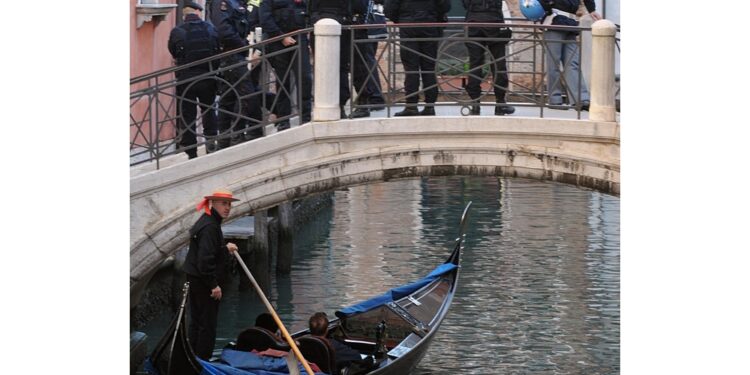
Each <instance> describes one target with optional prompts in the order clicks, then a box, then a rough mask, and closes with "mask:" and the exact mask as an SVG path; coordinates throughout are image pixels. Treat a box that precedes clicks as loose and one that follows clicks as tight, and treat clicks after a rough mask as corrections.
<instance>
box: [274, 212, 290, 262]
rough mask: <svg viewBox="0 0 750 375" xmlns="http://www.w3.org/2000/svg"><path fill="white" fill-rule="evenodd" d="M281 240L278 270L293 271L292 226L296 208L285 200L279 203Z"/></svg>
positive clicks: (277, 258) (278, 249)
mask: <svg viewBox="0 0 750 375" xmlns="http://www.w3.org/2000/svg"><path fill="white" fill-rule="evenodd" d="M278 218H279V238H278V240H279V242H278V246H277V251H278V253H277V254H276V272H278V273H282V274H288V273H290V272H291V271H292V249H293V247H294V239H293V237H292V229H293V228H292V227H293V226H294V210H293V207H292V202H284V203H282V204H280V205H279V216H278Z"/></svg>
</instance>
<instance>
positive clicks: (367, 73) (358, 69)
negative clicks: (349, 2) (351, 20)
mask: <svg viewBox="0 0 750 375" xmlns="http://www.w3.org/2000/svg"><path fill="white" fill-rule="evenodd" d="M362 1H364V2H365V4H366V6H367V11H366V12H365V16H364V17H363V19H362V20H361V22H360V23H364V24H380V23H381V22H382V26H383V27H382V28H372V29H355V30H354V39H355V40H357V41H363V42H361V43H357V51H355V52H354V61H352V83H353V84H354V89H355V90H357V104H370V105H375V106H374V107H370V108H357V109H355V110H354V111H353V112H352V113H351V115H350V117H351V118H359V117H370V111H379V110H382V109H384V108H385V107H384V106H383V104H385V100H384V99H383V93H382V89H381V86H380V74H379V71H378V67H377V63H376V61H375V52H376V51H377V48H378V39H385V38H386V37H387V36H388V35H387V31H386V28H385V16H384V15H383V5H382V4H383V0H362ZM378 15H379V16H380V17H378V18H379V21H378V20H376V17H377V16H378Z"/></svg>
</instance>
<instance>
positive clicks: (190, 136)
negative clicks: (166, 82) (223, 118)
mask: <svg viewBox="0 0 750 375" xmlns="http://www.w3.org/2000/svg"><path fill="white" fill-rule="evenodd" d="M176 94H177V100H178V103H179V104H178V106H177V116H178V117H179V118H180V119H181V121H180V122H179V124H180V146H182V147H185V148H189V147H190V146H195V144H196V143H197V141H196V133H197V131H196V118H197V110H196V105H197V106H198V108H200V113H201V118H202V119H203V135H206V136H215V135H216V134H217V133H218V129H217V125H216V112H215V111H214V108H213V104H214V101H215V100H216V80H215V79H214V78H213V77H208V78H206V79H199V80H197V81H192V82H188V83H183V84H181V85H177V91H176ZM196 99H197V102H196ZM186 152H187V153H188V155H191V156H195V155H197V150H196V149H195V148H192V149H188V150H186Z"/></svg>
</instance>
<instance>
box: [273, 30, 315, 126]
mask: <svg viewBox="0 0 750 375" xmlns="http://www.w3.org/2000/svg"><path fill="white" fill-rule="evenodd" d="M294 39H295V40H296V41H297V44H295V45H292V46H289V47H284V45H283V44H281V42H280V41H279V42H276V43H271V44H270V45H269V46H268V52H267V54H272V53H276V52H278V51H282V50H285V49H286V50H287V52H284V53H280V54H278V55H276V56H273V57H271V58H270V61H271V66H272V67H273V70H274V71H276V75H277V78H278V80H279V82H281V85H280V86H281V87H280V88H279V90H278V92H277V93H278V99H277V100H278V102H277V107H276V110H275V111H274V112H275V113H277V114H278V115H279V116H289V115H290V114H291V113H292V104H291V103H292V101H291V99H290V96H291V94H292V79H293V78H294V80H295V83H296V85H297V90H298V94H297V95H300V94H301V96H302V106H301V107H302V113H301V115H300V120H301V122H302V123H305V122H310V119H311V117H310V116H311V111H312V71H311V68H310V49H309V45H308V41H307V36H306V35H297V36H295V37H294ZM300 60H301V62H302V65H301V66H300ZM300 67H301V68H302V71H301V74H302V77H301V79H297V77H298V76H299V72H300V70H299V69H300ZM297 82H301V83H302V85H299V83H297Z"/></svg>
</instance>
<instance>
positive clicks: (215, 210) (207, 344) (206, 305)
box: [183, 190, 239, 360]
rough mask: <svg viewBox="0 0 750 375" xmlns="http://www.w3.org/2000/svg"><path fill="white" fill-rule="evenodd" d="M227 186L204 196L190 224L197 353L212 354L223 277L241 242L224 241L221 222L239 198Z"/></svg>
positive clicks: (192, 333) (188, 263) (192, 336)
mask: <svg viewBox="0 0 750 375" xmlns="http://www.w3.org/2000/svg"><path fill="white" fill-rule="evenodd" d="M238 200H239V199H236V198H234V197H233V196H232V193H231V192H230V191H227V190H216V191H214V192H213V194H211V195H208V196H205V197H203V200H202V201H201V202H200V203H199V204H198V206H197V209H198V210H199V211H201V210H202V211H204V212H203V214H202V215H201V217H200V218H199V219H198V221H197V222H196V223H195V224H194V225H193V227H192V228H190V247H189V249H188V253H187V257H186V258H185V265H184V267H183V269H184V270H185V273H186V274H187V281H188V282H189V283H190V298H189V306H190V310H189V311H190V326H189V327H190V328H189V330H188V337H189V340H190V344H191V345H192V347H193V349H194V350H195V354H196V355H197V356H198V357H200V358H203V359H206V360H207V359H209V358H211V353H212V352H213V349H214V343H215V341H216V323H217V317H218V313H219V302H220V301H221V296H222V291H221V287H220V286H219V280H222V279H223V277H224V273H225V271H226V270H225V264H226V261H227V258H228V257H229V253H231V252H233V251H237V245H235V244H234V243H231V242H229V243H227V244H226V245H224V236H223V235H222V233H221V222H222V220H224V219H226V218H227V217H228V216H229V212H230V211H231V209H232V202H234V201H238Z"/></svg>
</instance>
